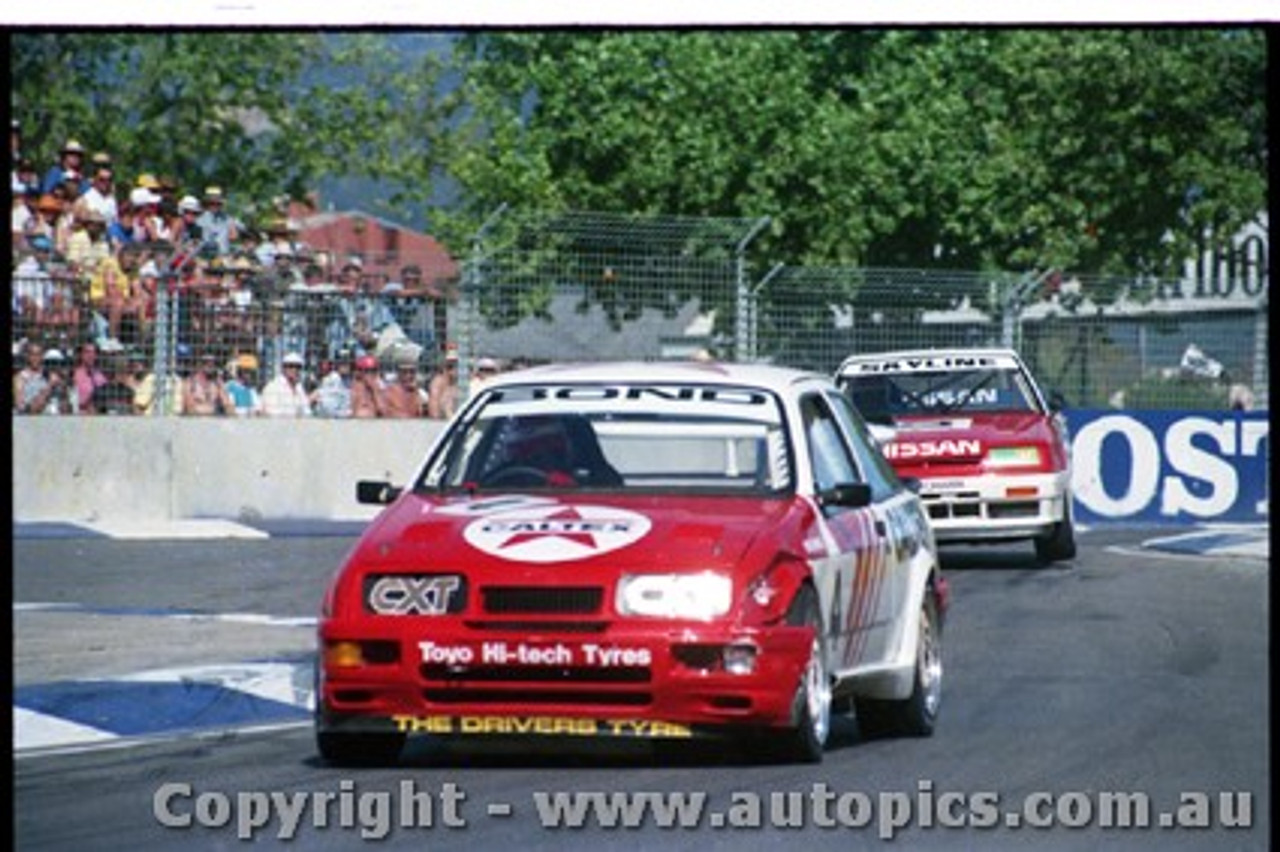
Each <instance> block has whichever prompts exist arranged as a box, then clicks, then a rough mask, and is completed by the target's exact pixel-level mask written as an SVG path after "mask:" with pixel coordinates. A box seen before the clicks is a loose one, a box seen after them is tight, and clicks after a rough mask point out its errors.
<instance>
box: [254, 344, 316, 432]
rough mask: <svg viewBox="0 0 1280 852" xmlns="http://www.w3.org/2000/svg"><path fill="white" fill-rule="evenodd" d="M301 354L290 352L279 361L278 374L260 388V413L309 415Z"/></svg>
mask: <svg viewBox="0 0 1280 852" xmlns="http://www.w3.org/2000/svg"><path fill="white" fill-rule="evenodd" d="M302 368H303V360H302V356H301V355H299V354H298V353H297V352H290V353H288V354H287V355H285V356H284V358H283V359H282V360H281V362H280V374H279V375H278V376H276V377H275V378H274V379H272V380H271V381H269V382H267V385H266V387H264V388H263V389H262V413H263V414H265V415H266V416H267V417H310V416H311V403H310V400H309V399H308V398H307V390H306V387H305V386H304V385H303V382H302Z"/></svg>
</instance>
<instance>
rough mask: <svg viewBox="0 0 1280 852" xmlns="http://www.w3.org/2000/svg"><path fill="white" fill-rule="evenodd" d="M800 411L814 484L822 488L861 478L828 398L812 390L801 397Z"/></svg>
mask: <svg viewBox="0 0 1280 852" xmlns="http://www.w3.org/2000/svg"><path fill="white" fill-rule="evenodd" d="M800 413H801V415H802V416H803V418H804V430H805V434H806V436H807V440H806V443H807V444H808V445H809V462H810V464H811V465H812V466H813V480H814V486H815V487H816V488H817V489H818V490H819V491H822V490H825V489H827V488H831V487H832V486H834V485H836V484H838V483H845V482H861V481H862V478H861V477H860V476H858V468H857V465H856V464H855V463H854V460H853V457H852V456H851V455H850V453H849V447H848V445H847V444H846V443H845V440H844V436H843V433H842V432H841V429H840V426H839V423H838V422H837V420H836V418H835V415H834V414H833V412H832V410H831V406H830V403H829V401H828V400H827V399H825V398H823V397H822V396H820V395H818V394H810V395H808V396H806V397H804V398H803V399H801V400H800Z"/></svg>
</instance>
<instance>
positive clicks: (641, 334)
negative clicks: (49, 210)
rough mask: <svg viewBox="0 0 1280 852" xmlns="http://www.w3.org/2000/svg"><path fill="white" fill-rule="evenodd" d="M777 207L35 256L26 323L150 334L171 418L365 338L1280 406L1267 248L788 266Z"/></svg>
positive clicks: (476, 357) (129, 337) (74, 345)
mask: <svg viewBox="0 0 1280 852" xmlns="http://www.w3.org/2000/svg"><path fill="white" fill-rule="evenodd" d="M769 224H770V220H769V219H767V218H759V219H715V218H691V217H661V216H626V215H606V214H590V213H580V212H566V213H558V214H533V213H520V212H516V211H509V210H506V209H500V210H497V211H495V212H494V214H493V215H492V216H491V217H490V219H489V221H488V222H487V223H486V224H485V226H484V227H483V228H481V229H480V230H479V231H478V232H477V234H476V235H475V238H474V240H473V244H472V246H471V248H470V251H469V252H468V254H467V255H466V256H465V257H464V258H462V259H461V260H462V263H461V267H462V271H461V278H460V280H457V281H454V280H432V281H421V280H413V279H412V278H411V277H406V276H402V275H400V274H399V272H400V270H394V272H395V275H394V277H393V276H392V275H391V274H388V273H387V272H386V271H383V272H380V273H377V274H374V273H370V272H369V271H367V270H362V269H361V268H360V267H358V266H355V267H352V266H351V265H347V266H344V267H342V268H326V269H321V270H320V271H319V273H318V275H317V274H307V272H306V267H305V266H302V265H299V266H298V267H296V268H295V267H291V266H290V265H289V264H288V263H285V264H283V265H281V266H279V267H277V266H276V265H272V266H270V267H267V268H264V267H263V265H262V264H256V265H255V264H251V263H242V262H231V261H227V262H226V263H224V264H221V265H220V266H216V267H215V266H212V265H209V264H204V263H196V262H190V261H188V262H183V261H181V260H180V259H175V258H174V257H172V256H154V257H148V258H143V259H142V260H141V262H140V263H139V262H138V258H135V259H134V263H135V265H134V266H133V267H132V268H125V269H123V270H122V273H121V282H122V287H123V290H124V292H125V293H127V294H128V296H127V297H126V298H124V299H122V300H115V301H112V300H110V299H104V296H103V294H102V292H101V290H102V289H103V288H102V286H101V283H102V282H97V283H95V282H94V281H92V280H90V278H89V277H87V276H77V275H74V274H70V273H67V272H65V271H62V270H59V269H58V268H57V267H56V266H50V265H47V264H39V263H34V259H32V258H27V259H25V260H23V263H22V264H21V265H19V266H18V267H17V268H16V269H15V274H14V281H13V288H12V293H13V318H14V323H13V332H14V340H15V341H20V340H24V339H31V340H37V341H40V342H41V343H43V344H44V345H45V346H46V347H59V348H62V349H64V350H70V351H72V352H74V351H75V350H77V349H78V348H79V344H80V343H81V342H82V341H86V340H90V341H97V342H99V343H100V344H105V345H106V347H107V348H108V349H115V348H117V347H118V348H120V349H125V350H137V351H139V352H140V353H141V358H142V360H143V361H144V362H145V365H146V367H147V368H148V369H149V370H150V371H151V372H152V373H153V374H154V376H156V377H157V379H156V386H157V391H156V394H155V395H156V400H155V401H154V403H155V404H152V405H151V406H149V408H148V410H150V411H154V412H157V413H161V414H163V413H174V412H175V411H177V410H178V409H179V408H180V406H175V405H174V404H173V402H174V400H176V399H177V398H178V394H179V393H180V390H181V382H180V381H179V379H181V378H182V377H183V376H184V375H189V374H191V373H192V372H193V371H195V370H198V369H203V367H202V366H201V365H202V364H203V363H205V362H208V363H209V364H211V365H212V368H213V369H214V370H215V371H220V372H221V373H222V374H223V377H224V378H230V377H231V375H232V374H233V373H237V374H240V375H241V378H242V379H244V380H246V381H248V382H251V383H255V384H256V385H257V386H258V387H259V388H260V387H261V386H262V385H263V384H264V383H265V382H266V381H267V380H269V379H271V378H272V377H273V376H275V375H276V373H277V372H278V371H279V367H280V365H281V362H282V360H283V358H284V356H285V355H286V354H289V353H296V354H297V355H299V356H301V357H302V358H303V359H304V361H305V369H304V376H305V379H304V381H305V382H306V384H307V386H308V387H309V388H311V389H314V388H315V386H316V385H317V384H318V383H319V382H320V380H321V378H322V377H323V376H324V375H325V374H326V373H327V372H328V371H329V370H330V369H331V366H332V364H333V363H334V362H335V361H338V360H342V359H343V358H345V357H346V356H348V355H356V354H369V355H372V356H373V357H374V358H376V359H377V361H378V364H379V366H380V367H382V368H384V369H386V370H388V371H390V370H391V369H392V368H393V367H394V366H396V365H397V364H399V363H404V362H406V361H412V362H413V363H414V364H415V365H417V367H418V369H419V370H420V371H421V375H420V379H421V380H422V384H423V385H425V383H426V381H425V380H426V379H427V377H428V374H429V373H430V372H431V371H432V370H433V369H434V368H435V366H436V364H437V362H438V361H439V360H440V358H441V355H442V353H443V352H444V351H445V350H446V347H456V349H457V351H458V352H459V354H460V356H461V357H460V358H459V367H460V377H459V385H460V388H461V389H462V390H463V391H465V390H466V389H467V387H468V384H469V381H470V378H469V374H470V372H471V371H472V370H473V369H474V368H475V366H476V365H477V364H478V363H480V362H481V361H482V359H492V360H496V361H497V362H498V364H499V365H500V366H518V365H519V364H521V363H526V362H534V363H538V362H547V361H583V360H592V361H597V360H623V359H639V360H659V359H682V358H694V357H714V358H718V359H722V360H730V361H762V362H771V363H778V364H786V365H790V366H797V367H804V368H809V369H814V370H818V371H822V372H831V371H834V369H835V368H836V367H837V366H838V365H839V363H840V362H841V360H843V359H844V358H845V357H846V356H848V355H850V354H854V353H866V352H875V351H885V350H894V349H912V348H935V347H974V346H1010V347H1013V348H1015V349H1017V350H1018V351H1019V352H1021V353H1022V355H1023V356H1024V358H1025V359H1026V360H1027V361H1028V363H1029V364H1030V365H1031V367H1032V368H1033V370H1034V371H1035V372H1036V374H1037V375H1038V377H1039V378H1040V380H1041V382H1042V384H1044V385H1045V386H1047V387H1049V388H1052V389H1054V390H1057V391H1059V392H1061V393H1062V394H1063V395H1064V396H1065V397H1066V399H1067V401H1068V403H1069V404H1070V405H1072V406H1074V407H1107V406H1114V407H1128V408H1224V407H1227V406H1229V405H1231V404H1232V403H1233V402H1240V401H1241V400H1243V406H1244V407H1252V408H1265V407H1267V405H1268V393H1267V388H1268V379H1269V375H1268V364H1267V356H1268V351H1267V350H1268V345H1267V344H1268V324H1267V309H1266V306H1267V294H1268V289H1267V287H1268V283H1269V282H1268V277H1267V270H1266V267H1265V263H1262V264H1255V265H1253V266H1252V267H1250V268H1248V269H1245V270H1237V271H1236V273H1232V274H1228V275H1225V276H1224V275H1219V276H1218V277H1216V278H1214V277H1213V276H1210V277H1209V278H1206V277H1204V276H1200V277H1196V275H1191V277H1189V278H1187V279H1184V280H1163V281H1136V280H1125V279H1121V278H1088V277H1071V276H1061V275H1057V274H1053V273H1047V274H1035V273H1030V274H1019V273H1012V272H1011V273H976V272H958V271H940V270H914V269H874V268H855V267H789V266H783V265H780V264H770V263H769V262H768V261H767V260H766V261H761V260H760V259H759V258H758V257H756V256H754V255H755V254H756V253H757V246H756V243H757V242H759V240H758V237H759V235H760V234H761V233H762V232H763V231H764V230H765V229H766V228H767V227H768V225H769ZM397 262H399V263H403V265H404V269H405V270H410V269H411V268H412V267H413V266H414V265H415V262H414V258H413V257H410V256H405V257H400V258H397ZM33 264H34V265H33ZM147 264H150V267H148V266H147ZM313 271H314V270H313ZM1228 272H1229V273H1230V272H1231V270H1228ZM1237 273H1238V274H1237ZM1197 274H1198V273H1197ZM401 279H403V280H401ZM15 354H17V353H16V350H15ZM108 354H110V353H108ZM123 359H124V356H116V357H115V360H117V361H121V362H122V361H123ZM19 363H20V362H19ZM387 381H392V376H391V374H390V372H388V375H387Z"/></svg>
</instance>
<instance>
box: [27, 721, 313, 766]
mask: <svg viewBox="0 0 1280 852" xmlns="http://www.w3.org/2000/svg"><path fill="white" fill-rule="evenodd" d="M312 724H313V723H312V721H311V720H310V719H307V720H305V721H297V722H272V723H270V724H266V725H241V726H236V727H231V728H202V729H201V730H198V731H167V732H165V733H163V734H153V735H148V736H140V737H115V736H111V735H108V736H110V737H111V738H110V739H105V740H97V741H93V742H82V743H70V744H58V745H50V746H47V747H41V748H35V747H32V748H21V749H18V748H15V749H14V755H13V756H14V759H15V760H24V759H30V758H36V757H54V756H57V755H67V754H85V753H87V752H95V751H107V750H112V749H127V748H137V747H138V746H145V745H157V744H161V745H162V744H164V743H171V742H180V741H188V742H190V741H200V740H208V739H219V740H221V739H225V738H227V737H234V736H239V735H241V734H262V733H275V732H278V731H292V730H297V729H299V728H308V727H310V726H311V725H312Z"/></svg>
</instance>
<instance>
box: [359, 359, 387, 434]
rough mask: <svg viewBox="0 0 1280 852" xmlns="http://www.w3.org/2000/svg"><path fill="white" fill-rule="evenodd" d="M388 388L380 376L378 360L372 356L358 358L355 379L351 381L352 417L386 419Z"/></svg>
mask: <svg viewBox="0 0 1280 852" xmlns="http://www.w3.org/2000/svg"><path fill="white" fill-rule="evenodd" d="M386 392H387V389H386V386H385V385H384V384H383V382H382V376H380V375H378V359H377V358H375V357H373V356H372V355H361V356H359V357H358V358H356V362H355V378H353V379H352V381H351V416H352V417H355V418H370V417H384V416H386V413H387V398H386Z"/></svg>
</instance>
